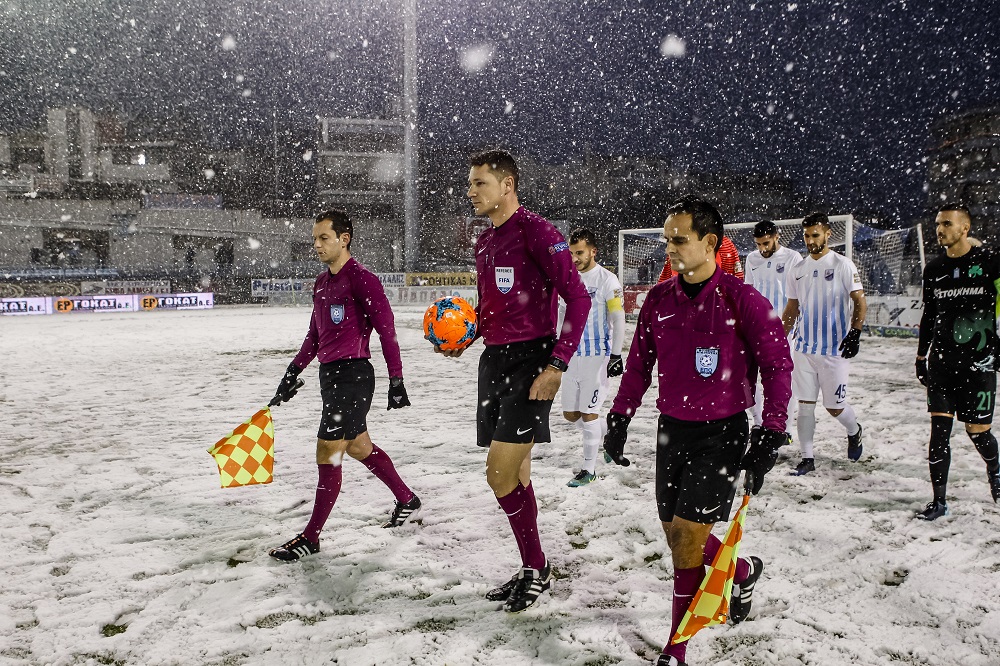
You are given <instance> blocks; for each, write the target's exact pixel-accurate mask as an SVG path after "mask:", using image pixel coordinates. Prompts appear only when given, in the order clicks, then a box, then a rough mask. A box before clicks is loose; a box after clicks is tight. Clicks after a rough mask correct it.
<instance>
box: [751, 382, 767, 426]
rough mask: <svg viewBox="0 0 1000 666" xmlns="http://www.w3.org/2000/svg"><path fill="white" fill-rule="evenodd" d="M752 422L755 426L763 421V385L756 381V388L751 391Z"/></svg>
mask: <svg viewBox="0 0 1000 666" xmlns="http://www.w3.org/2000/svg"><path fill="white" fill-rule="evenodd" d="M752 409H753V424H754V425H755V426H759V425H762V424H763V423H764V387H763V386H762V385H761V383H760V382H759V381H758V382H757V388H756V389H754V392H753V408H752Z"/></svg>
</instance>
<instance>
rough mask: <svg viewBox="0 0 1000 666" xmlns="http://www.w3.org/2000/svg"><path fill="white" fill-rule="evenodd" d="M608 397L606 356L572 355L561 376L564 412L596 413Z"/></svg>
mask: <svg viewBox="0 0 1000 666" xmlns="http://www.w3.org/2000/svg"><path fill="white" fill-rule="evenodd" d="M607 397H608V357H607V356H574V357H573V358H571V359H570V361H569V369H567V370H566V372H565V374H563V378H562V408H563V411H564V412H580V413H581V414H598V413H600V411H601V405H603V404H604V400H605V398H607Z"/></svg>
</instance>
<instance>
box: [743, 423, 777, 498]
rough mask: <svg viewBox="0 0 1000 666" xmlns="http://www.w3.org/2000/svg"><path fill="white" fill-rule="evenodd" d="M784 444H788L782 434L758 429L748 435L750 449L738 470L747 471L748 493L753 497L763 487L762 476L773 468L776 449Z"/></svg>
mask: <svg viewBox="0 0 1000 666" xmlns="http://www.w3.org/2000/svg"><path fill="white" fill-rule="evenodd" d="M785 444H788V435H787V434H786V433H783V432H777V431H775V430H768V429H767V428H759V429H754V430H753V431H752V432H751V433H750V449H749V450H748V451H747V452H746V454H745V455H744V456H743V462H742V463H741V464H740V469H745V470H746V471H747V476H748V477H749V478H748V479H747V481H748V483H750V484H751V488H750V492H752V493H753V494H754V495H756V494H757V493H759V492H760V489H761V487H762V486H763V485H764V475H765V474H767V473H768V472H770V471H771V468H772V467H774V461H775V460H777V459H778V449H779V448H781V447H782V446H784V445H785Z"/></svg>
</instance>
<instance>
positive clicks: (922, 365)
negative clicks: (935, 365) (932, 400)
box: [916, 358, 927, 386]
mask: <svg viewBox="0 0 1000 666" xmlns="http://www.w3.org/2000/svg"><path fill="white" fill-rule="evenodd" d="M916 368H917V381H918V382H920V383H921V384H923V385H924V386H927V359H926V358H918V359H917V362H916Z"/></svg>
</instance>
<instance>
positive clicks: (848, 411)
mask: <svg viewBox="0 0 1000 666" xmlns="http://www.w3.org/2000/svg"><path fill="white" fill-rule="evenodd" d="M836 419H837V420H838V421H840V425H842V426H844V427H845V428H847V434H848V435H857V434H858V415H857V414H855V413H854V408H853V407H851V406H850V405H846V406H845V407H844V411H842V412H841V413H840V414H839V415H838V416H837V417H836Z"/></svg>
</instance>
